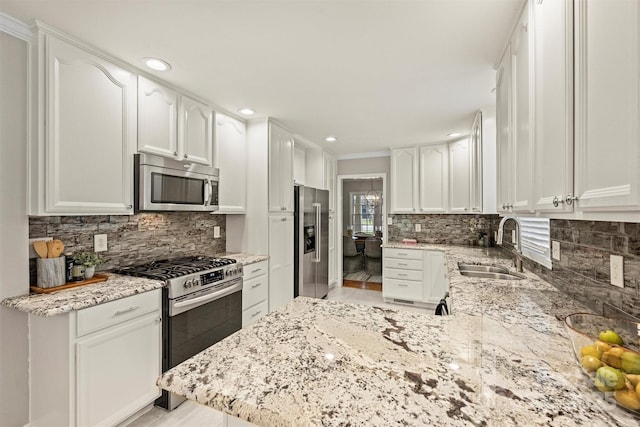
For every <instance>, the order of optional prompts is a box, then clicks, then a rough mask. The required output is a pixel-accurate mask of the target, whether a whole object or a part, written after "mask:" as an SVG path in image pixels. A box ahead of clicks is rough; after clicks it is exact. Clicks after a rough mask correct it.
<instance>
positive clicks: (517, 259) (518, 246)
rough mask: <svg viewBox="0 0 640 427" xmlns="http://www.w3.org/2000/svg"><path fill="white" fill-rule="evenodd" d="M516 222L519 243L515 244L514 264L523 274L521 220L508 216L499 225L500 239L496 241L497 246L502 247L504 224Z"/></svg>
mask: <svg viewBox="0 0 640 427" xmlns="http://www.w3.org/2000/svg"><path fill="white" fill-rule="evenodd" d="M510 219H512V220H514V221H515V222H516V236H517V239H518V241H517V242H516V244H515V250H516V257H515V259H514V261H513V262H514V264H515V267H516V270H517V271H518V273H522V243H521V239H520V238H521V234H520V220H519V219H518V217H515V216H512V215H507V216H504V217H503V218H502V220H501V221H500V224H499V225H498V239H497V240H496V244H498V245H501V246H502V237H503V235H504V223H505V222H507V221H508V220H510Z"/></svg>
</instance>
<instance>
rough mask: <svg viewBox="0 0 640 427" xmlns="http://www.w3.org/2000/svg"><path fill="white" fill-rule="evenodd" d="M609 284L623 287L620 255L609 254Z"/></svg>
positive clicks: (622, 259)
mask: <svg viewBox="0 0 640 427" xmlns="http://www.w3.org/2000/svg"><path fill="white" fill-rule="evenodd" d="M610 264H611V284H612V285H613V286H617V287H619V288H624V258H623V257H621V256H620V255H611V261H610Z"/></svg>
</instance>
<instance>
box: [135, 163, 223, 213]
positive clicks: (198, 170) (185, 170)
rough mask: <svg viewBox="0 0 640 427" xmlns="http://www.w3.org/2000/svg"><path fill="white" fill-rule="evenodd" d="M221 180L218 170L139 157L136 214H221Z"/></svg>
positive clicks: (194, 164) (136, 172)
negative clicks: (216, 212)
mask: <svg viewBox="0 0 640 427" xmlns="http://www.w3.org/2000/svg"><path fill="white" fill-rule="evenodd" d="M218 180H219V171H218V169H217V168H213V167H210V166H205V165H200V164H197V163H191V162H181V161H178V160H173V159H167V158H165V157H160V156H156V155H153V154H135V155H134V191H135V195H134V198H135V204H134V211H136V212H154V211H196V212H202V211H205V212H206V211H217V210H218Z"/></svg>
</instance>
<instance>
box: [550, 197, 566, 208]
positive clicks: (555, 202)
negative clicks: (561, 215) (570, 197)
mask: <svg viewBox="0 0 640 427" xmlns="http://www.w3.org/2000/svg"><path fill="white" fill-rule="evenodd" d="M560 203H562V204H564V200H562V199H559V198H558V196H554V198H553V206H554V207H556V208H557V207H558V206H560Z"/></svg>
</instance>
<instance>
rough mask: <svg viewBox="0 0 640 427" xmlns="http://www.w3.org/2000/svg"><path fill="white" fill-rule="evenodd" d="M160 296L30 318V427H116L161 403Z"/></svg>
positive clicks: (146, 295)
mask: <svg viewBox="0 0 640 427" xmlns="http://www.w3.org/2000/svg"><path fill="white" fill-rule="evenodd" d="M160 299H161V291H160V290H159V289H157V290H154V291H150V292H145V293H142V294H138V295H134V296H131V297H126V298H122V299H119V300H115V301H112V302H108V303H105V304H101V305H97V306H94V307H90V308H86V309H83V310H80V311H77V312H75V311H74V312H71V313H68V314H64V315H58V316H53V317H39V316H36V315H30V317H29V325H30V330H29V334H30V347H31V357H30V361H29V363H30V372H31V390H32V393H31V396H30V407H31V420H30V421H31V422H30V425H32V426H34V427H37V426H51V425H68V426H89V425H91V426H101V425H105V426H106V425H115V424H117V423H119V422H121V421H123V420H125V419H126V418H128V417H130V416H131V415H133V414H134V413H136V412H137V411H139V410H140V409H142V408H144V407H145V406H147V405H149V404H151V403H152V402H153V401H154V400H155V399H156V398H157V397H159V396H160V389H159V388H158V387H157V386H156V380H157V379H158V376H159V375H160V374H161V345H162V343H161V321H162V313H161V303H160Z"/></svg>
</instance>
